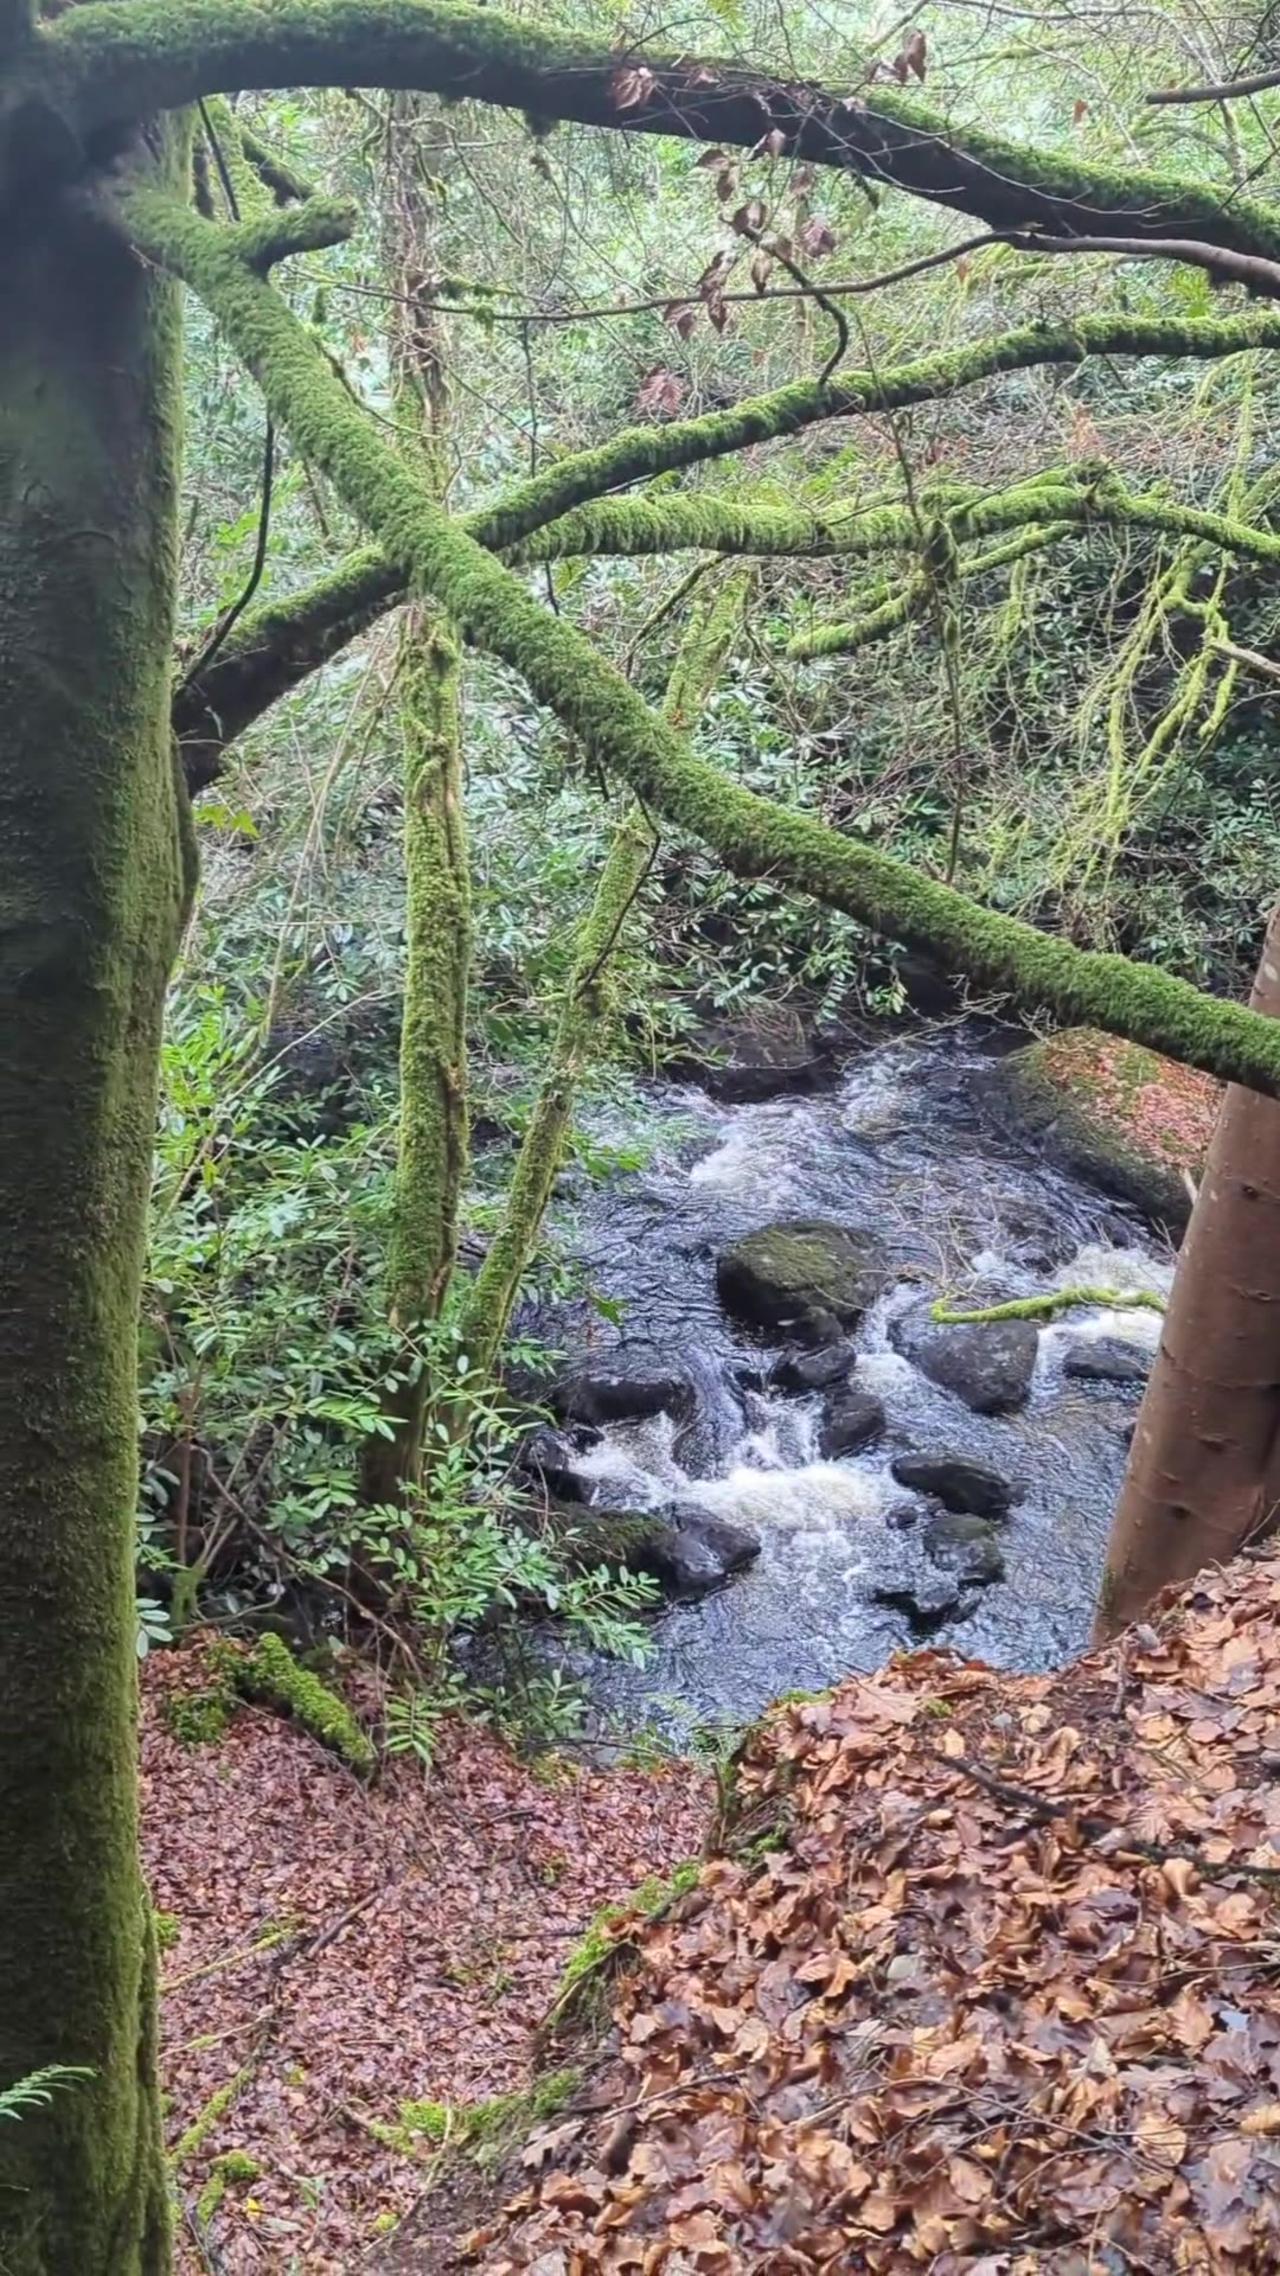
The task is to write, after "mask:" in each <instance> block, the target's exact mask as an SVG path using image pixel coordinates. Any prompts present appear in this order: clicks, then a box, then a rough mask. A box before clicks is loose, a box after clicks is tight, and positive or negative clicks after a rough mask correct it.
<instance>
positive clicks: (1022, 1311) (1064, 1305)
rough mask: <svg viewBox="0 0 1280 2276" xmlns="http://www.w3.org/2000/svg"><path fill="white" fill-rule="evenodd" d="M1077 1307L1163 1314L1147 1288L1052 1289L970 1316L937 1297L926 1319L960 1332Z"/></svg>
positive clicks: (1044, 1317) (1160, 1298)
mask: <svg viewBox="0 0 1280 2276" xmlns="http://www.w3.org/2000/svg"><path fill="white" fill-rule="evenodd" d="M1081 1304H1103V1305H1105V1306H1106V1307H1107V1309H1108V1310H1109V1311H1134V1310H1140V1311H1145V1312H1163V1310H1164V1308H1165V1300H1164V1298H1163V1296H1160V1295H1157V1293H1156V1291H1155V1290H1154V1289H1151V1288H1131V1289H1120V1288H1055V1289H1051V1290H1049V1291H1048V1292H1047V1293H1046V1294H1045V1295H1043V1296H1015V1297H1011V1298H1010V1300H1009V1301H1008V1303H1005V1304H984V1305H983V1306H981V1307H980V1309H978V1310H976V1311H972V1312H956V1311H953V1310H952V1309H951V1306H950V1305H949V1304H948V1303H947V1302H946V1301H945V1299H944V1298H942V1297H939V1299H938V1301H937V1303H936V1304H935V1305H934V1306H933V1309H932V1312H931V1314H930V1317H931V1318H932V1319H935V1320H936V1321H937V1322H938V1324H939V1326H941V1327H946V1328H960V1327H971V1326H976V1325H978V1324H979V1323H982V1322H986V1321H988V1320H1051V1319H1053V1318H1054V1316H1055V1315H1056V1314H1057V1313H1059V1312H1071V1311H1074V1310H1075V1309H1076V1308H1077V1307H1078V1306H1079V1305H1081Z"/></svg>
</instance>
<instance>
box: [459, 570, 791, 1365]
mask: <svg viewBox="0 0 1280 2276" xmlns="http://www.w3.org/2000/svg"><path fill="white" fill-rule="evenodd" d="M748 583H749V578H748V576H746V575H744V574H742V573H741V572H740V573H739V574H738V575H736V576H733V577H730V578H728V579H727V580H726V581H725V582H724V584H723V585H722V586H721V587H720V590H719V592H718V593H717V594H716V596H715V598H714V599H713V600H711V601H710V603H709V604H708V603H707V602H705V601H704V600H703V598H702V596H699V598H698V600H696V601H695V603H694V607H693V613H692V615H691V616H690V619H689V622H688V624H687V626H686V628H685V632H684V635H683V637H682V639H681V642H680V646H679V648H678V650H677V652H676V659H675V663H674V665H673V666H672V671H671V678H670V681H669V682H668V686H667V693H666V697H665V700H664V702H663V707H662V715H663V718H664V719H665V720H666V721H667V722H668V724H669V725H670V726H672V727H678V728H681V729H683V730H686V731H687V730H688V729H690V728H692V727H694V726H696V724H697V721H698V717H699V715H700V713H701V711H702V709H703V706H704V705H705V703H706V701H707V698H708V696H709V695H710V693H711V691H712V689H713V687H714V686H715V683H716V680H717V679H718V677H719V674H720V671H721V668H722V666H723V664H724V659H725V653H726V650H727V649H728V646H729V643H730V641H731V640H732V638H733V635H734V632H735V630H736V629H737V625H738V622H739V619H740V617H741V614H742V604H743V599H744V596H745V593H746V590H747V586H748ZM653 851H654V831H653V826H652V824H651V823H650V821H649V819H648V817H647V815H646V814H645V811H644V808H643V807H642V806H641V805H640V803H639V802H638V801H637V802H636V803H635V804H634V805H632V806H630V807H629V808H628V810H627V812H626V814H625V815H624V817H623V819H622V821H621V822H620V823H619V825H618V828H617V830H616V831H615V833H614V837H613V841H612V843H611V845H610V847H609V851H608V855H607V856H606V859H605V864H604V867H603V869H602V870H601V872H600V881H599V884H598V885H597V887H596V891H595V897H594V899H593V901H592V903H591V907H590V909H589V910H588V911H587V915H586V918H585V919H584V921H583V926H582V931H581V934H580V936H579V940H578V948H577V954H576V955H575V957H574V960H573V970H572V972H571V974H570V976H569V985H568V987H567V989H566V991H565V997H564V1002H563V1004H562V1005H561V1008H560V1018H559V1021H558V1023H557V1026H556V1032H555V1039H554V1041H553V1043H552V1047H551V1059H550V1063H549V1065H548V1068H547V1073H546V1077H545V1080H544V1082H543V1084H542V1088H541V1090H540V1091H539V1093H538V1097H537V1101H536V1104H535V1106H534V1110H533V1114H532V1116H531V1118H530V1121H529V1127H528V1129H527V1130H526V1132H525V1135H524V1142H523V1144H522V1145H521V1148H520V1152H519V1155H518V1157H517V1160H516V1166H515V1169H514V1170H513V1172H512V1175H511V1186H510V1190H509V1192H508V1194H507V1206H506V1209H505V1211H504V1212H503V1218H502V1223H501V1225H500V1226H499V1228H498V1231H497V1233H496V1234H495V1236H494V1239H493V1241H492V1243H491V1245H490V1248H489V1252H488V1255H487V1256H486V1258H485V1260H484V1263H483V1265H482V1266H481V1268H480V1271H479V1272H478V1274H477V1275H476V1279H475V1281H474V1283H473V1285H472V1287H471V1288H470V1290H469V1291H468V1293H467V1296H466V1298H465V1300H464V1302H463V1304H462V1308H461V1317H460V1325H459V1336H460V1340H461V1343H462V1345H463V1348H464V1350H465V1351H466V1353H467V1356H468V1358H469V1360H470V1362H471V1365H472V1366H473V1367H474V1368H475V1369H476V1371H477V1373H479V1374H482V1375H483V1374H487V1373H488V1372H489V1370H490V1369H491V1368H492V1366H493V1363H494V1360H495V1359H496V1357H497V1353H498V1347H499V1345H500V1344H501V1342H502V1339H503V1336H504V1335H505V1334H506V1330H507V1322H508V1321H509V1319H510V1317H511V1311H512V1307H513V1305H514V1303H515V1300H516V1298H517V1296H518V1295H519V1293H520V1284H521V1282H522V1280H523V1279H524V1276H525V1273H526V1272H527V1271H528V1269H529V1265H530V1263H531V1261H532V1258H533V1255H534V1251H535V1250H536V1248H537V1245H538V1239H539V1235H540V1233H541V1230H542V1220H543V1218H544V1216H545V1215H546V1211H547V1204H548V1202H549V1201H550V1199H551V1193H552V1188H553V1187H554V1185H555V1181H556V1173H557V1171H558V1170H559V1168H560V1164H561V1162H562V1161H563V1159H564V1151H565V1147H566V1145H567V1144H568V1140H569V1132H570V1129H571V1127H572V1123H573V1105H574V1099H575V1097H576V1096H577V1090H578V1085H579V1084H580V1082H581V1081H582V1078H583V1076H584V1075H585V1074H586V1072H587V1070H588V1068H589V1067H590V1065H591V1062H592V1059H593V1057H594V1056H595V1054H596V1052H597V1051H598V1049H599V1046H600V1030H601V1027H602V1025H603V1023H604V1021H605V1020H606V1019H607V1017H608V1015H609V1013H610V1011H611V1010H612V1008H613V1003H614V989H613V984H612V974H611V971H610V966H611V964H612V962H613V959H614V956H615V952H616V950H617V948H618V945H619V942H620V941H621V939H622V938H623V934H624V931H625V927H626V920H627V916H628V913H629V911H630V909H631V906H632V903H633V902H634V901H635V898H636V896H637V894H638V893H639V891H640V888H641V886H642V885H643V883H644V879H645V873H646V871H647V869H648V867H649V864H650V862H651V860H652V858H653Z"/></svg>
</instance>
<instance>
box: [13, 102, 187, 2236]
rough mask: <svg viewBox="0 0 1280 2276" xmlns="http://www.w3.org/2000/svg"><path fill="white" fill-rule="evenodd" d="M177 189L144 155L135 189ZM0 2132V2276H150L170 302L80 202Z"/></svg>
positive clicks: (61, 391)
mask: <svg viewBox="0 0 1280 2276" xmlns="http://www.w3.org/2000/svg"><path fill="white" fill-rule="evenodd" d="M125 163H126V164H127V166H128V168H129V170H130V171H133V172H137V173H139V174H146V175H149V176H150V177H151V178H153V179H154V178H157V177H159V178H166V179H168V180H169V181H171V182H173V183H174V184H175V185H177V184H179V183H180V182H181V181H182V180H183V179H184V178H185V164H186V137H185V135H184V134H183V133H182V132H181V131H180V130H179V129H178V128H177V127H166V128H165V129H163V130H162V131H160V132H158V133H157V134H156V135H155V136H154V137H151V138H149V144H148V145H143V144H142V143H140V145H139V147H138V149H137V150H136V151H135V152H134V153H132V154H131V156H130V158H129V159H128V160H127V161H125ZM0 308H2V309H3V311H4V315H3V322H2V323H0V717H2V718H3V721H4V738H3V744H2V746H0V1828H3V1840H2V1841H0V2081H4V2082H6V2083H8V2082H11V2081H13V2080H15V2079H17V2078H20V2077H22V2076H24V2075H26V2074H27V2073H29V2072H31V2071H33V2070H36V2069H38V2068H40V2067H41V2066H43V2065H45V2064H50V2063H61V2064H75V2065H86V2066H89V2067H90V2068H91V2070H92V2072H93V2074H94V2075H93V2078H92V2080H91V2082H89V2083H87V2084H84V2085H81V2086H79V2087H74V2088H68V2089H65V2090H62V2091H60V2092H58V2093H57V2094H56V2095H55V2097H54V2100H53V2103H52V2106H51V2107H50V2108H49V2109H48V2110H47V2111H40V2112H36V2113H33V2114H31V2115H29V2116H26V2117H24V2118H23V2119H22V2120H21V2122H20V2123H17V2124H10V2125H7V2126H4V2127H0V2268H3V2269H4V2271H5V2276H73V2272H74V2276H162V2272H163V2271H164V2270H166V2269H167V2268H168V2266H169V2258H170V2253H169V2203H168V2187H167V2181H166V2176H165V2171H164V2161H163V2148H162V2137H161V2117H160V2103H159V2095H158V2089H157V2083H156V2073H155V2033H154V2013H155V1971H154V1938H153V1935H152V1932H151V1921H150V1909H149V1906H148V1904H147V1901H146V1896H145V1891H144V1888H143V1882H142V1876H141V1871H140V1866H139V1859H138V1846H137V1769H136V1753H137V1732H136V1709H137V1675H136V1668H137V1662H136V1657H135V1650H134V1636H135V1617H134V1595H133V1522H134V1511H135V1506H136V1484H137V1382H136V1347H137V1316H138V1301H139V1283H140V1277H141V1268H142V1256H143V1245H144V1238H145V1223H146V1203H147V1193H148V1186H149V1176H150V1164H151V1149H152V1140H153V1133H154V1123H155V1106H156V1074H157V1067H158V1059H159V1043H160V1025H161V1016H162V1009H163V1001H164V991H165V983H166V979H167V976H168V973H169V969H170V966H171V963H172V960H173V957H174V954H175V952H176V949H177V946H178V942H179V938H180V933H181V928H182V924H183V922H184V917H185V912H186V908H187V906H188V902H189V895H190V892H191V889H192V885H193V882H194V875H193V870H194V853H193V839H192V836H191V829H190V819H189V816H188V815H187V812H186V807H185V799H184V798H183V796H182V793H181V790H180V786H179V782H178V776H177V769H176V765H175V759H174V750H173V743H172V738H171V735H170V731H169V657H170V650H171V640H172V629H173V594H174V581H175V573H176V552H177V548H176V492H177V477H178V452H179V437H180V393H179V379H180V363H179V309H178V298H177V295H176V293H175V292H174V289H173V287H172V286H171V285H170V284H169V283H168V282H167V281H165V280H163V279H162V278H159V277H157V276H156V275H155V273H154V272H152V271H151V270H149V269H148V268H146V267H145V266H144V265H143V264H141V263H140V262H138V261H137V260H136V259H133V258H131V257H130V255H129V254H128V252H127V251H126V250H125V249H124V248H123V247H122V246H121V244H120V241H119V238H118V236H117V235H114V234H112V233H111V232H110V231H109V230H108V229H107V228H106V227H104V226H102V225H101V224H100V223H98V222H97V221H95V220H94V218H93V217H92V216H91V214H90V212H89V210H88V208H87V207H86V206H84V205H79V206H77V205H75V204H73V203H72V201H71V200H70V199H65V200H53V201H50V203H49V205H48V206H46V207H44V208H43V209H41V210H36V211H33V213H32V214H31V215H30V216H29V217H28V218H27V220H26V223H25V225H24V226H22V227H20V228H17V229H14V228H10V230H9V232H8V234H7V235H6V237H5V239H4V242H3V245H2V246H0Z"/></svg>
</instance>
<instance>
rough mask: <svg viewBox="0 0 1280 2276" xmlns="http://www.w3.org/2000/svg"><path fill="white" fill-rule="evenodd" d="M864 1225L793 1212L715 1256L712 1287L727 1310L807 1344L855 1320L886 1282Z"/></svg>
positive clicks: (850, 1325)
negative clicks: (863, 1229)
mask: <svg viewBox="0 0 1280 2276" xmlns="http://www.w3.org/2000/svg"><path fill="white" fill-rule="evenodd" d="M884 1277H885V1266H884V1260H883V1258H882V1256H881V1253H880V1249H879V1246H878V1244H877V1243H876V1241H875V1239H874V1237H873V1236H872V1235H871V1234H869V1233H863V1232H858V1231H857V1230H856V1229H855V1228H854V1227H852V1226H849V1225H835V1224H831V1223H829V1222H827V1221H826V1220H825V1219H822V1218H809V1217H792V1218H786V1219H783V1220H782V1222H781V1223H779V1224H776V1225H766V1226H763V1227H762V1228H761V1230H760V1231H759V1232H756V1233H747V1234H746V1235H745V1236H744V1237H743V1239H742V1240H740V1241H735V1243H734V1245H733V1247H732V1248H729V1249H725V1250H724V1251H723V1252H722V1254H721V1255H720V1256H719V1258H718V1259H717V1261H716V1287H717V1289H718V1291H719V1295H720V1301H721V1303H722V1304H723V1305H724V1308H725V1310H726V1311H727V1312H728V1313H729V1314H730V1316H731V1317H732V1318H733V1319H735V1320H739V1321H741V1322H742V1323H743V1324H744V1325H745V1326H747V1327H751V1328H763V1329H772V1330H774V1331H780V1332H781V1333H783V1334H785V1335H790V1336H794V1337H795V1338H796V1340H797V1341H799V1342H802V1343H806V1344H826V1343H830V1342H831V1341H833V1340H834V1339H835V1338H836V1337H838V1335H839V1333H840V1330H841V1329H842V1328H853V1327H856V1326H857V1324H858V1322H859V1320H860V1319H861V1318H862V1315H863V1313H864V1312H865V1311H866V1309H867V1307H868V1305H869V1304H872V1303H874V1301H875V1299H876V1297H877V1296H878V1295H879V1293H880V1290H881V1288H882V1287H883V1285H884Z"/></svg>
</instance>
